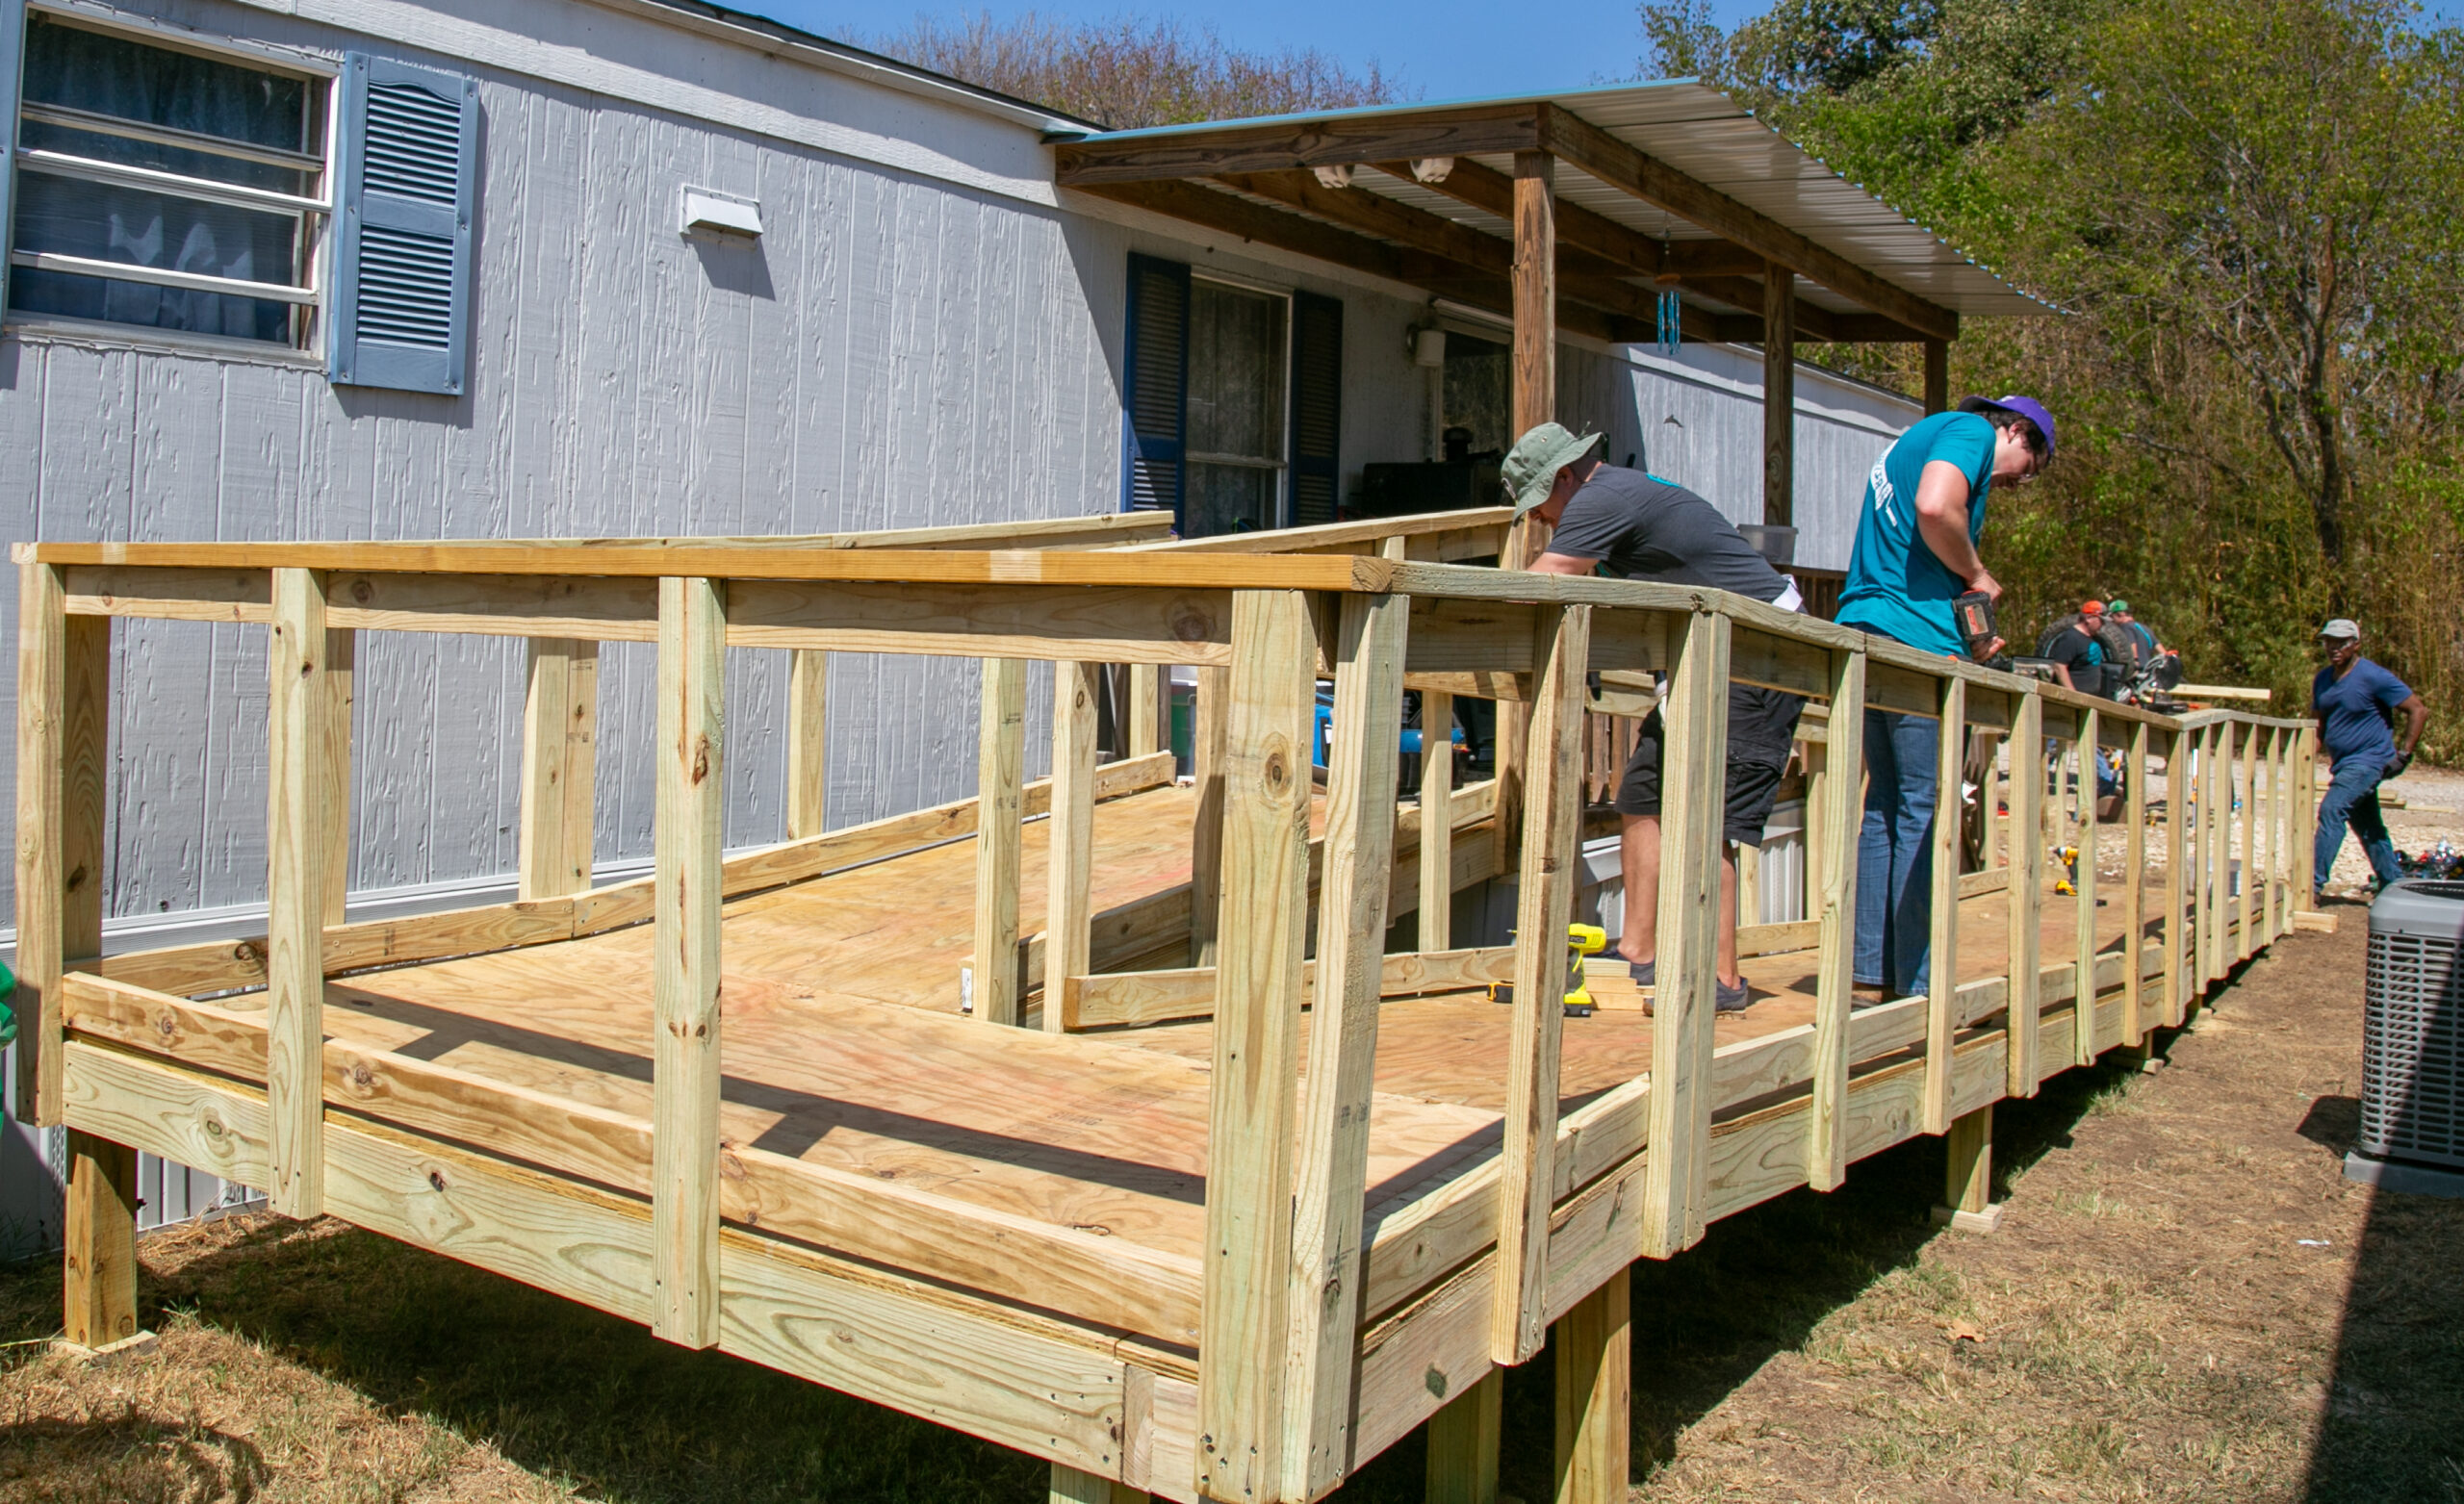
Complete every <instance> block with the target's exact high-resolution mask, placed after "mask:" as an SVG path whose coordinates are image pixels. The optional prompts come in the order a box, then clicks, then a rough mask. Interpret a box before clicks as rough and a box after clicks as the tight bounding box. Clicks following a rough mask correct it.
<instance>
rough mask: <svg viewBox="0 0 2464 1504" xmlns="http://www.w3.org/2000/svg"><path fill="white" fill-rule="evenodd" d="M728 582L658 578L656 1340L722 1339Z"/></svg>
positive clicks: (701, 1343)
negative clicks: (722, 856)
mask: <svg viewBox="0 0 2464 1504" xmlns="http://www.w3.org/2000/svg"><path fill="white" fill-rule="evenodd" d="M727 611H728V603H727V585H726V582H725V581H723V580H712V579H701V578H676V577H669V578H663V579H661V580H660V581H659V582H658V756H657V769H658V792H657V803H656V815H655V821H656V824H655V829H654V831H653V840H654V843H655V874H656V877H655V895H656V901H657V905H658V909H657V921H656V923H657V936H656V941H655V944H656V946H657V958H656V961H655V969H654V972H653V977H652V1000H653V1008H654V1019H653V1028H652V1032H651V1039H652V1049H651V1277H652V1281H653V1283H654V1286H655V1298H654V1300H653V1302H652V1307H651V1330H652V1332H653V1333H654V1334H655V1335H656V1336H658V1337H661V1338H666V1339H667V1340H668V1341H671V1342H676V1343H679V1344H680V1345H682V1346H685V1347H709V1346H712V1345H715V1344H716V1343H717V1341H718V1339H719V1089H720V1087H719V1080H720V1079H719V1025H720V1009H719V968H720V964H721V958H720V954H719V906H720V897H721V893H720V864H719V835H720V825H721V820H722V817H723V816H724V815H725V813H726V804H727V800H726V793H725V787H724V780H723V779H722V777H720V772H721V755H722V752H723V750H724V745H725V742H724V730H725V721H724V714H725V709H726V705H727V632H728V618H727Z"/></svg>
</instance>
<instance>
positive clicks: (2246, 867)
mask: <svg viewBox="0 0 2464 1504" xmlns="http://www.w3.org/2000/svg"><path fill="white" fill-rule="evenodd" d="M2262 729H2263V727H2256V726H2249V727H2243V728H2242V752H2241V756H2240V757H2239V758H2237V759H2236V763H2237V774H2238V781H2239V783H2240V792H2241V800H2242V859H2241V862H2240V869H2239V870H2240V872H2241V879H2242V880H2241V889H2242V892H2241V905H2240V908H2241V912H2240V913H2239V914H2238V915H2237V916H2236V918H2237V919H2238V920H2239V921H2240V924H2241V935H2240V938H2239V939H2238V940H2237V941H2236V942H2235V944H2234V959H2236V960H2247V959H2249V958H2250V956H2252V955H2253V954H2254V953H2255V952H2256V951H2257V950H2258V948H2259V944H2258V934H2259V887H2258V883H2259V864H2258V860H2257V857H2258V851H2259V842H2258V835H2259V827H2258V814H2259V734H2260V732H2261V730H2262Z"/></svg>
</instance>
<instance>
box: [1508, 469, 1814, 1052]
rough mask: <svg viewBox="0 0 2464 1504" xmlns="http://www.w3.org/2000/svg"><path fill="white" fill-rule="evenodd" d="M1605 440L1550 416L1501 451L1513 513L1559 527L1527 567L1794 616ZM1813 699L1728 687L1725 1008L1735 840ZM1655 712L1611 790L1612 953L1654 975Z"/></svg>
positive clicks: (1740, 977) (1729, 992)
mask: <svg viewBox="0 0 2464 1504" xmlns="http://www.w3.org/2000/svg"><path fill="white" fill-rule="evenodd" d="M1599 447H1600V441H1599V440H1598V439H1597V438H1591V439H1577V438H1576V437H1575V436H1574V435H1572V434H1569V433H1568V432H1567V431H1566V430H1565V429H1563V428H1561V427H1559V426H1558V425H1557V424H1555V423H1543V424H1541V425H1540V426H1539V427H1537V428H1534V429H1532V430H1531V431H1530V432H1529V433H1527V434H1525V435H1524V436H1523V438H1522V439H1521V440H1519V441H1518V442H1517V443H1516V444H1515V446H1514V449H1513V452H1511V453H1509V454H1508V455H1507V456H1506V459H1505V464H1504V466H1503V473H1504V478H1505V482H1506V486H1507V489H1508V490H1509V491H1511V492H1512V493H1513V494H1514V504H1515V508H1516V510H1517V511H1518V512H1519V513H1531V514H1533V515H1536V516H1537V517H1539V519H1540V520H1541V521H1542V522H1545V523H1550V524H1551V525H1552V526H1553V528H1554V532H1553V535H1552V536H1551V539H1550V542H1549V550H1548V551H1547V552H1546V553H1543V554H1541V555H1540V556H1539V557H1538V558H1536V559H1534V560H1532V561H1531V567H1532V568H1533V569H1534V570H1537V571H1539V572H1541V573H1543V574H1592V573H1593V572H1595V571H1598V572H1599V573H1601V574H1609V575H1612V576H1614V577H1616V578H1620V579H1645V580H1653V581H1657V582H1660V583H1664V584H1678V585H1702V586H1706V587H1707V588H1710V589H1713V590H1726V591H1730V592H1732V593H1733V594H1736V595H1740V596H1746V597H1750V598H1752V599H1756V600H1760V601H1765V602H1768V603H1772V604H1776V605H1780V606H1782V607H1784V608H1785V609H1789V610H1794V609H1795V608H1796V607H1797V605H1798V604H1799V601H1798V598H1797V592H1796V587H1795V586H1794V585H1792V584H1790V583H1789V582H1788V579H1787V576H1785V575H1784V574H1781V573H1780V572H1779V571H1778V570H1775V569H1773V568H1772V567H1771V565H1770V563H1769V562H1768V561H1767V560H1765V559H1764V558H1763V557H1762V555H1761V554H1760V553H1759V552H1758V551H1757V550H1756V549H1755V547H1754V546H1753V545H1752V544H1750V543H1748V542H1746V541H1745V535H1744V534H1742V533H1740V532H1738V531H1737V530H1736V526H1735V524H1734V523H1731V522H1730V521H1729V520H1728V519H1727V518H1725V517H1722V516H1721V515H1720V513H1719V510H1718V508H1716V507H1714V506H1712V505H1711V503H1709V502H1708V501H1706V500H1704V499H1703V498H1702V497H1698V496H1696V495H1695V494H1694V493H1693V492H1691V491H1688V490H1686V489H1685V488H1684V487H1682V486H1678V485H1672V484H1670V483H1669V482H1667V481H1665V480H1662V479H1660V478H1659V477H1658V476H1656V475H1649V474H1645V473H1644V472H1641V471H1635V470H1626V469H1623V468H1621V467H1618V466H1615V465H1606V464H1603V463H1602V462H1601V459H1600V455H1599ZM1804 707H1805V701H1804V700H1802V699H1800V698H1799V697H1797V696H1795V695H1788V694H1783V693H1781V692H1780V691H1777V690H1769V689H1761V688H1758V687H1757V686H1755V685H1751V684H1735V683H1732V684H1731V685H1730V686H1729V756H1728V788H1727V798H1726V804H1727V811H1726V817H1725V819H1724V821H1723V823H1722V824H1723V831H1722V833H1723V835H1724V836H1725V837H1726V839H1725V841H1724V842H1723V843H1722V846H1721V852H1720V907H1719V944H1718V967H1719V988H1718V1006H1719V1007H1720V1008H1721V1009H1722V1010H1723V1011H1734V1010H1736V1009H1738V1008H1742V1007H1747V1006H1748V1004H1749V1003H1750V1001H1751V996H1750V994H1749V993H1748V992H1747V990H1746V985H1745V977H1744V974H1743V973H1742V972H1741V971H1739V970H1738V967H1737V954H1736V926H1737V913H1736V852H1735V848H1736V847H1737V846H1740V845H1743V846H1759V845H1761V844H1762V828H1763V825H1764V824H1765V823H1766V822H1767V821H1768V820H1769V819H1770V818H1771V808H1772V806H1773V805H1774V804H1775V803H1778V802H1779V797H1780V777H1781V775H1782V773H1783V772H1784V770H1785V769H1786V767H1787V763H1788V753H1789V751H1790V749H1791V746H1792V745H1793V743H1794V742H1795V739H1796V726H1797V712H1798V711H1799V710H1801V709H1803V708H1804ZM1663 740H1664V734H1663V728H1662V726H1661V723H1660V717H1659V712H1658V711H1656V710H1655V711H1653V712H1652V714H1651V716H1650V717H1649V719H1647V720H1645V721H1644V722H1643V726H1642V734H1641V739H1640V740H1639V741H1638V742H1637V743H1636V744H1635V747H1634V755H1633V757H1632V759H1631V760H1630V761H1629V762H1628V763H1627V765H1626V772H1625V776H1624V777H1622V778H1621V779H1620V780H1619V782H1618V786H1617V812H1618V814H1619V815H1620V816H1622V817H1623V818H1624V822H1625V828H1624V831H1623V833H1622V835H1621V837H1620V839H1619V842H1618V854H1619V856H1620V859H1621V865H1622V866H1623V868H1624V870H1625V879H1626V899H1625V905H1626V919H1625V924H1624V925H1623V927H1622V928H1623V930H1624V933H1623V934H1621V935H1620V936H1619V937H1618V942H1617V950H1618V954H1619V955H1621V956H1625V957H1626V960H1627V962H1628V964H1629V965H1630V967H1631V968H1632V970H1633V974H1634V980H1635V981H1637V982H1639V983H1641V984H1643V985H1644V986H1651V985H1652V984H1653V983H1654V981H1655V977H1654V962H1655V956H1656V955H1657V951H1656V939H1657V936H1656V929H1657V921H1658V917H1659V807H1660V787H1659V784H1660V761H1661V743H1662V741H1663Z"/></svg>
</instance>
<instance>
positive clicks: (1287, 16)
mask: <svg viewBox="0 0 2464 1504" xmlns="http://www.w3.org/2000/svg"><path fill="white" fill-rule="evenodd" d="M721 3H723V4H728V5H732V6H734V7H735V8H737V9H739V10H745V11H751V12H753V13H757V14H760V15H767V16H770V17H771V18H772V19H774V20H780V21H784V22H786V23H787V24H788V25H790V26H800V27H803V28H804V29H806V30H808V31H814V32H819V33H820V34H821V35H823V36H825V37H834V38H852V37H854V36H856V35H859V34H860V35H866V36H869V35H874V34H877V33H881V32H894V31H898V30H900V29H902V28H903V27H905V26H906V25H907V23H909V22H910V21H911V20H912V19H913V17H914V16H915V15H916V14H917V13H930V14H932V15H935V16H956V15H963V14H968V13H973V12H976V11H979V10H983V11H989V12H990V13H992V14H993V15H994V16H995V17H998V18H1003V19H1006V18H1008V17H1010V16H1014V15H1016V14H1019V13H1022V12H1027V11H1034V12H1037V13H1040V14H1043V15H1048V16H1053V17H1056V18H1064V19H1085V20H1095V19H1104V18H1109V17H1113V16H1117V15H1121V14H1124V13H1128V14H1136V15H1146V16H1163V15H1170V16H1177V17H1179V18H1180V19H1181V20H1183V21H1185V22H1187V23H1189V24H1190V25H1191V26H1193V27H1201V26H1209V25H1211V26H1213V27H1214V28H1215V31H1216V34H1217V35H1218V36H1219V37H1221V38H1223V40H1224V42H1225V43H1226V44H1227V45H1230V46H1234V47H1238V48H1241V49H1243V50H1245V51H1271V50H1274V49H1277V48H1281V47H1285V46H1304V47H1315V48H1318V49H1319V50H1320V51H1322V52H1325V53H1329V54H1331V55H1332V56H1334V57H1335V58H1337V59H1338V60H1340V61H1341V62H1343V63H1344V64H1347V65H1349V66H1351V67H1355V68H1357V67H1359V66H1361V65H1363V64H1366V63H1368V61H1369V60H1370V59H1372V58H1374V59H1376V60H1377V62H1378V63H1379V64H1382V65H1383V66H1385V67H1386V68H1387V69H1388V70H1390V71H1393V72H1399V73H1400V74H1401V75H1402V77H1403V82H1404V83H1405V85H1406V86H1408V87H1411V88H1414V89H1418V90H1419V91H1420V94H1421V97H1423V98H1424V99H1431V100H1437V99H1464V98H1474V97H1478V96H1482V95H1491V94H1529V93H1542V92H1546V91H1548V90H1551V89H1573V88H1579V87H1581V86H1583V85H1585V84H1589V83H1591V82H1593V81H1594V79H1595V77H1597V78H1599V79H1622V78H1630V77H1632V76H1633V73H1634V69H1635V65H1636V62H1637V60H1638V59H1640V58H1641V56H1642V52H1643V29H1642V25H1641V23H1640V22H1639V21H1638V20H1636V19H1635V11H1634V5H1633V0H1547V3H1546V5H1545V8H1544V10H1543V11H1542V12H1539V13H1534V12H1532V11H1528V10H1520V9H1516V10H1510V11H1501V9H1500V7H1499V6H1498V5H1497V4H1496V3H1495V0H1408V3H1404V0H1333V3H1328V0H1149V3H1141V0H1127V3H1123V0H946V3H942V4H926V5H913V4H909V3H904V0H871V3H860V0H721ZM1766 8H1767V6H1766V3H1764V0H1714V6H1713V9H1714V13H1716V14H1717V15H1718V17H1719V18H1720V20H1721V22H1722V23H1723V24H1725V25H1731V26H1733V25H1734V24H1736V22H1737V21H1739V20H1741V19H1743V18H1744V17H1746V16H1749V15H1755V14H1758V13H1761V12H1762V11H1763V10H1764V9H1766ZM1544 16H1545V21H1543V17H1544ZM1501 20H1503V21H1504V22H1505V23H1506V24H1504V25H1502V26H1501V25H1500V24H1499V23H1500V22H1501Z"/></svg>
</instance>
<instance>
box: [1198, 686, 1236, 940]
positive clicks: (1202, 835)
mask: <svg viewBox="0 0 2464 1504" xmlns="http://www.w3.org/2000/svg"><path fill="white" fill-rule="evenodd" d="M1231 684H1232V674H1231V671H1230V670H1229V669H1216V668H1202V669H1199V670H1198V671H1197V682H1196V684H1195V685H1194V686H1193V692H1194V693H1193V699H1192V700H1191V701H1190V773H1191V783H1192V792H1193V794H1194V795H1195V796H1196V802H1197V807H1196V809H1195V811H1194V813H1193V815H1192V817H1191V821H1190V964H1191V965H1193V966H1212V965H1214V964H1215V957H1216V930H1217V924H1218V921H1219V919H1220V917H1221V913H1222V908H1223V756H1224V735H1225V722H1224V712H1225V703H1226V701H1229V700H1230V699H1231V696H1232V689H1231Z"/></svg>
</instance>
